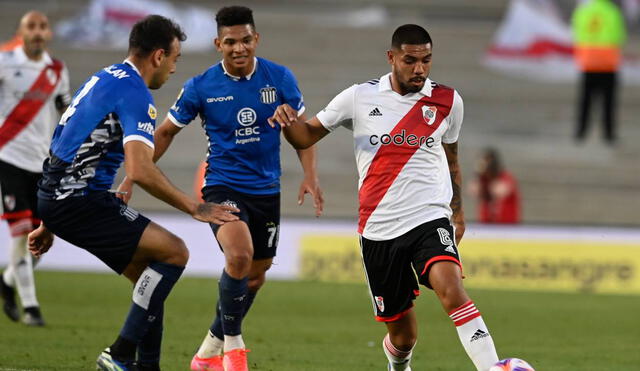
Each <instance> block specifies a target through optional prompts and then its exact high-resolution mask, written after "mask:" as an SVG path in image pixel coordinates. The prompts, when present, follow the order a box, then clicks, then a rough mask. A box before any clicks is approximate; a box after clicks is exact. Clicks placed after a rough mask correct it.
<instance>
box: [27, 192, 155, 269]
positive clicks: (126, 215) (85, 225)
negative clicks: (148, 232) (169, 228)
mask: <svg viewBox="0 0 640 371" xmlns="http://www.w3.org/2000/svg"><path fill="white" fill-rule="evenodd" d="M38 212H39V216H40V218H41V219H42V221H43V222H44V225H45V226H46V227H47V228H48V229H49V230H50V231H52V232H53V233H54V234H55V235H56V236H58V237H60V238H62V239H63V240H65V241H67V242H69V243H72V244H74V245H76V246H78V247H80V248H83V249H85V250H87V251H88V252H90V253H91V254H93V255H95V256H96V257H97V258H98V259H100V260H102V261H103V262H104V263H105V264H106V265H108V266H109V268H111V269H113V270H114V271H116V272H117V273H118V274H122V272H123V271H124V269H125V268H126V267H127V265H129V263H130V262H131V258H132V257H133V254H135V252H136V249H137V248H138V243H139V242H140V238H141V237H142V233H143V232H144V230H145V229H146V228H147V225H148V224H149V223H150V220H149V219H147V218H146V217H145V216H143V215H141V214H139V213H138V212H137V211H136V210H134V209H132V208H130V207H128V206H127V205H126V204H125V203H124V202H122V200H120V199H119V198H116V197H115V196H114V195H113V194H112V193H109V192H106V191H105V192H96V193H90V194H89V195H87V196H81V197H69V198H67V199H64V200H48V199H43V198H39V199H38Z"/></svg>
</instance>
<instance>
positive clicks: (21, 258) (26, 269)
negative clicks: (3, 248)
mask: <svg viewBox="0 0 640 371" xmlns="http://www.w3.org/2000/svg"><path fill="white" fill-rule="evenodd" d="M11 245H12V246H11V260H10V263H9V265H10V267H9V269H12V270H13V278H14V282H15V287H16V289H17V290H18V296H19V297H20V302H21V303H22V307H23V308H29V307H37V306H39V304H38V299H37V298H36V285H35V281H34V278H33V260H32V257H31V253H30V252H29V250H28V249H27V235H21V236H16V237H13V238H12V239H11Z"/></svg>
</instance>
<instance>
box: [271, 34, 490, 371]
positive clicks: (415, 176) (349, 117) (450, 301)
mask: <svg viewBox="0 0 640 371" xmlns="http://www.w3.org/2000/svg"><path fill="white" fill-rule="evenodd" d="M431 51H432V41H431V37H430V36H429V33H428V32H427V31H426V30H425V29H424V28H422V27H420V26H418V25H411V24H408V25H403V26H401V27H399V28H398V29H396V31H395V32H394V34H393V37H392V42H391V50H389V51H388V52H387V59H388V62H389V64H390V65H391V73H389V74H386V75H384V76H382V77H381V78H380V79H376V80H371V81H368V82H365V83H363V84H357V85H353V86H351V87H350V88H348V89H346V90H344V91H343V92H341V93H340V94H338V95H337V96H336V97H335V98H334V99H333V100H332V101H331V102H330V103H329V105H328V106H327V107H326V108H325V109H324V110H322V111H321V112H320V113H318V114H317V115H316V116H315V117H314V118H312V119H311V120H309V121H306V122H303V121H301V120H298V119H297V113H296V111H295V110H293V109H292V108H291V107H289V106H287V105H281V106H279V107H278V109H277V111H276V113H275V114H274V116H273V117H272V118H271V119H270V122H271V123H272V124H274V125H275V124H279V125H280V126H282V128H283V130H284V134H285V137H286V138H287V140H288V141H289V142H290V143H291V144H292V145H293V146H294V147H296V148H306V147H308V146H310V145H313V144H314V143H316V142H317V141H319V140H320V139H322V138H323V137H324V136H325V135H327V134H328V133H330V132H331V131H333V130H334V129H336V128H337V127H339V126H345V127H347V128H349V129H351V130H353V137H354V145H355V155H356V162H357V165H358V172H359V177H360V181H359V199H360V215H359V217H360V218H359V231H358V232H359V234H360V242H361V248H362V256H363V261H364V266H365V271H366V278H367V282H368V284H369V288H370V291H371V298H372V301H373V306H374V310H375V314H376V320H378V321H380V322H383V323H385V324H386V327H387V331H388V333H387V334H386V335H385V336H384V340H383V350H384V353H385V355H386V356H387V359H388V360H389V363H388V369H389V370H410V361H411V355H412V350H413V348H414V346H415V344H416V340H417V328H418V326H417V321H416V315H415V313H414V311H413V300H414V299H415V298H416V296H417V295H418V294H419V290H418V288H419V286H418V284H419V283H420V284H422V285H424V286H426V287H428V288H430V289H432V290H434V291H435V293H436V295H437V296H438V298H439V299H440V302H441V303H442V306H443V308H444V310H445V311H446V312H447V313H448V314H449V316H450V317H451V319H452V320H453V323H454V324H455V326H456V329H457V332H458V335H459V337H460V341H461V342H462V345H463V347H464V349H465V350H466V352H467V354H468V355H469V358H471V361H472V362H473V363H474V365H475V366H476V368H477V369H478V370H482V371H487V370H488V369H489V368H490V367H491V366H492V365H493V364H494V363H496V362H497V361H498V356H497V354H496V350H495V347H494V344H493V340H492V338H491V335H490V334H489V330H488V329H487V326H486V325H485V323H484V321H483V319H482V317H481V316H480V312H479V311H478V309H477V308H476V307H475V305H474V304H473V301H471V299H470V298H469V296H468V295H467V293H466V291H465V290H464V288H463V285H462V265H461V263H460V257H459V254H458V249H457V246H458V244H459V242H460V239H461V238H462V235H463V233H464V228H465V224H464V214H463V210H462V203H461V194H460V189H461V187H460V185H461V174H460V167H459V165H458V134H459V132H460V127H461V124H462V116H463V106H462V98H461V97H460V95H459V94H458V93H457V92H456V91H455V90H454V89H452V88H449V87H447V86H444V85H441V84H438V83H435V82H433V81H432V80H430V79H429V72H430V69H431V58H432V53H431Z"/></svg>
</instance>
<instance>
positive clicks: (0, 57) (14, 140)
mask: <svg viewBox="0 0 640 371" xmlns="http://www.w3.org/2000/svg"><path fill="white" fill-rule="evenodd" d="M56 100H57V101H58V105H68V104H69V102H70V100H71V99H70V96H69V74H68V72H67V69H66V67H65V66H64V64H63V63H62V62H61V61H59V60H56V59H52V58H51V57H50V56H49V55H48V54H47V53H46V52H45V53H44V55H43V56H42V59H41V60H39V61H37V62H35V61H32V60H30V59H29V58H27V56H26V54H25V53H24V50H23V49H22V48H21V47H20V48H16V49H14V50H11V51H8V52H2V53H0V160H2V161H4V162H7V163H9V164H11V165H13V166H16V167H18V168H20V169H23V170H27V171H30V172H34V173H40V172H42V162H43V161H44V159H45V158H46V157H47V156H48V152H49V143H50V142H51V134H52V133H53V129H54V128H55V126H56V124H57V122H58V119H59V117H60V116H59V113H58V110H57V108H56Z"/></svg>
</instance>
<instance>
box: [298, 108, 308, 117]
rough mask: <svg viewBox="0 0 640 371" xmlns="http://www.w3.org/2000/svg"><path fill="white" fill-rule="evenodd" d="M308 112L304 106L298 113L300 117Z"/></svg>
mask: <svg viewBox="0 0 640 371" xmlns="http://www.w3.org/2000/svg"><path fill="white" fill-rule="evenodd" d="M306 110H307V107H305V106H302V108H300V110H299V111H298V117H300V116H302V115H303V114H304V111H306Z"/></svg>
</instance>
